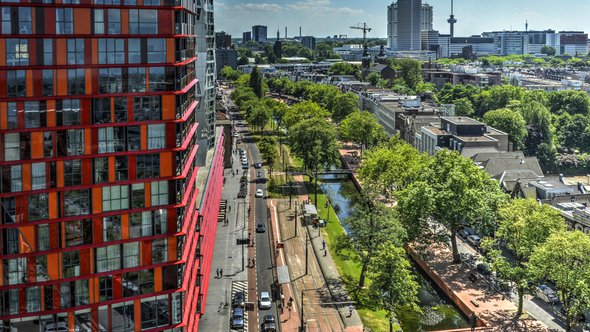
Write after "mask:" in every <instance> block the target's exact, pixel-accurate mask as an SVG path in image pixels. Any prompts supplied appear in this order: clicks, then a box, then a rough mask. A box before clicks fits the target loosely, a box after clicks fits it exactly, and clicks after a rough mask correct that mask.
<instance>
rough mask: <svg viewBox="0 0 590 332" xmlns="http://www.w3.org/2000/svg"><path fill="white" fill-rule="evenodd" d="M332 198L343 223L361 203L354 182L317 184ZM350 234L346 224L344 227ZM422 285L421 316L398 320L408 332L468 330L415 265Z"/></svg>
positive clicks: (462, 318) (404, 315)
mask: <svg viewBox="0 0 590 332" xmlns="http://www.w3.org/2000/svg"><path fill="white" fill-rule="evenodd" d="M318 185H319V186H320V187H321V189H322V191H323V192H324V193H325V194H326V195H327V196H328V197H329V199H330V203H332V206H333V207H334V211H336V214H337V215H338V219H339V220H340V222H341V223H342V222H343V221H344V220H346V218H348V217H349V216H350V215H351V214H352V212H353V210H354V205H355V204H356V202H357V201H358V200H359V192H358V190H357V189H356V187H355V185H354V183H353V182H352V181H351V180H346V181H344V180H323V181H322V182H321V183H318ZM343 227H344V229H345V230H347V226H346V224H344V225H343ZM414 268H415V271H416V276H417V278H418V281H419V283H420V286H421V287H420V292H419V293H418V298H419V300H420V307H421V308H422V314H416V313H415V312H412V311H407V312H404V313H402V314H401V315H400V317H398V319H399V321H400V323H401V326H402V329H403V330H404V331H406V332H409V331H411V332H421V331H438V330H450V329H457V328H462V327H468V326H469V324H468V321H467V318H466V317H465V316H464V315H463V314H462V313H461V312H460V311H459V309H457V307H455V305H454V304H453V303H452V302H451V300H449V299H448V297H447V296H446V295H445V294H444V293H443V292H442V291H441V290H440V289H439V288H438V286H436V285H435V284H434V282H432V280H430V279H429V278H428V276H427V275H426V274H425V273H423V271H421V270H420V268H419V267H418V265H417V264H414Z"/></svg>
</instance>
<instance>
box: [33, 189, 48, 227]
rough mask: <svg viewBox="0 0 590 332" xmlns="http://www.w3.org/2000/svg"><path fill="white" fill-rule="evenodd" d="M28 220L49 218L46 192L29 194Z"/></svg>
mask: <svg viewBox="0 0 590 332" xmlns="http://www.w3.org/2000/svg"><path fill="white" fill-rule="evenodd" d="M28 201H29V221H33V220H41V219H47V218H49V197H48V194H37V195H29V197H28Z"/></svg>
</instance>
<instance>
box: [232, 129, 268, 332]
mask: <svg viewBox="0 0 590 332" xmlns="http://www.w3.org/2000/svg"><path fill="white" fill-rule="evenodd" d="M237 128H238V132H239V133H240V136H241V138H242V143H244V144H245V145H246V147H247V156H248V163H249V164H250V167H251V168H250V175H251V176H250V181H254V182H255V183H256V190H258V189H262V191H263V192H264V195H265V197H264V198H255V197H254V193H251V196H250V199H254V200H255V201H254V213H255V221H256V222H255V225H258V224H264V226H265V228H266V231H265V232H264V233H256V232H255V230H254V231H253V232H254V234H255V238H256V240H255V243H256V286H257V290H258V296H260V292H269V294H271V296H273V300H277V298H276V297H274V296H275V294H273V293H272V285H273V274H272V271H273V266H272V260H271V245H270V229H269V222H268V210H267V203H266V194H267V191H266V190H267V189H266V181H263V179H264V178H265V176H266V175H265V172H264V168H260V169H254V168H253V166H252V165H253V164H254V163H257V162H262V158H261V156H260V153H259V151H258V148H257V147H256V144H255V143H254V142H253V141H252V139H251V138H250V136H249V135H250V132H249V131H248V128H247V127H246V126H244V125H238V126H237ZM254 192H256V191H254ZM276 296H278V295H276ZM257 300H258V299H257ZM268 312H271V313H272V314H273V315H274V316H275V318H276V319H278V315H277V306H276V301H273V304H272V308H271V310H259V311H258V326H259V327H260V326H261V324H262V322H263V318H264V315H265V314H266V313H268Z"/></svg>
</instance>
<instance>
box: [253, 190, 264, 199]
mask: <svg viewBox="0 0 590 332" xmlns="http://www.w3.org/2000/svg"><path fill="white" fill-rule="evenodd" d="M254 197H257V198H263V197H264V191H262V189H258V190H256V194H255V195H254Z"/></svg>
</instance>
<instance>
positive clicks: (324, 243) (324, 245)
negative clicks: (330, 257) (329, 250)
mask: <svg viewBox="0 0 590 332" xmlns="http://www.w3.org/2000/svg"><path fill="white" fill-rule="evenodd" d="M322 249H324V250H326V241H324V240H322Z"/></svg>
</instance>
